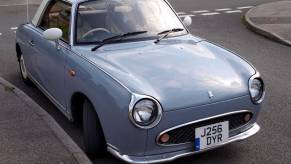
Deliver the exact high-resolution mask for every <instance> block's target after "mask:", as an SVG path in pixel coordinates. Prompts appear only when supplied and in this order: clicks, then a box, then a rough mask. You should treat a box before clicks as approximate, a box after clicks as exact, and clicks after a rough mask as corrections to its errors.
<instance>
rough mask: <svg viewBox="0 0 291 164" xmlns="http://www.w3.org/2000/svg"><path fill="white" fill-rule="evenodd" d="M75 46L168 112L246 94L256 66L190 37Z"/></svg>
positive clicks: (76, 49) (135, 91)
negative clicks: (159, 40)
mask: <svg viewBox="0 0 291 164" xmlns="http://www.w3.org/2000/svg"><path fill="white" fill-rule="evenodd" d="M91 48H92V46H77V47H73V49H75V51H77V52H78V53H79V54H82V55H84V56H85V57H86V58H87V59H88V60H89V61H90V62H91V63H93V64H95V65H96V66H98V67H99V68H100V69H102V70H103V71H105V72H106V73H107V74H109V75H110V76H112V77H113V78H114V79H115V80H117V81H119V82H120V83H121V84H122V85H123V86H125V87H126V88H127V89H129V90H130V91H132V92H134V93H137V94H145V95H149V96H152V97H154V98H156V99H157V100H158V101H159V102H160V103H161V105H162V106H163V109H164V111H170V110H176V109H183V108H187V107H193V106H199V105H204V104H208V103H214V102H218V101H224V100H228V99H232V98H236V97H240V96H243V95H246V94H248V80H249V78H250V76H251V75H253V74H255V70H254V68H253V67H252V66H251V65H250V64H248V63H247V62H246V61H245V60H243V59H242V58H240V57H239V56H237V55H234V54H233V53H231V52H229V51H227V50H225V49H223V48H221V47H219V46H216V45H214V44H211V43H209V42H207V41H203V40H201V39H199V38H195V37H192V36H186V37H185V36H184V37H178V38H170V39H165V40H162V41H161V42H160V43H158V44H155V43H153V41H152V40H151V41H141V42H130V43H121V44H110V45H104V46H103V47H101V48H99V49H98V50H97V51H95V52H91Z"/></svg>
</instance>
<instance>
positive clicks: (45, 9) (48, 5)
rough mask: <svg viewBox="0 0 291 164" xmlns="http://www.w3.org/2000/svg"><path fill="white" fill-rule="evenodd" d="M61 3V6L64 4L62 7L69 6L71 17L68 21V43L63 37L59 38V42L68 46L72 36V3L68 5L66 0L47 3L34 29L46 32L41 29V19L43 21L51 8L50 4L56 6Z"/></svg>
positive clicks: (54, 0)
mask: <svg viewBox="0 0 291 164" xmlns="http://www.w3.org/2000/svg"><path fill="white" fill-rule="evenodd" d="M58 2H59V3H62V4H64V5H67V6H69V7H70V8H71V11H70V12H71V16H70V21H69V35H68V39H69V40H68V41H67V40H65V39H64V38H63V37H62V38H60V40H61V41H62V42H64V43H66V44H68V45H70V43H71V42H72V37H71V35H72V32H73V31H72V24H73V22H72V20H73V6H74V5H73V4H72V3H70V2H69V1H66V0H51V1H49V2H48V3H47V5H46V6H45V8H44V9H43V12H42V15H41V16H40V17H39V20H38V23H37V25H35V27H36V28H38V29H40V30H41V31H42V32H44V31H45V30H47V29H44V28H43V27H41V23H42V21H43V19H44V17H45V15H46V14H47V12H48V9H49V8H50V7H51V4H52V3H54V4H56V3H58Z"/></svg>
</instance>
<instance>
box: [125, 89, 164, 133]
mask: <svg viewBox="0 0 291 164" xmlns="http://www.w3.org/2000/svg"><path fill="white" fill-rule="evenodd" d="M142 99H150V100H152V101H154V102H155V103H156V105H157V106H158V116H157V118H156V120H155V121H154V122H153V123H152V124H150V125H148V126H140V125H138V124H137V123H136V122H135V120H134V118H133V109H134V106H135V104H136V103H137V102H138V101H140V100H142ZM162 115H163V109H162V106H161V104H160V103H159V101H158V100H156V99H154V98H153V97H151V96H147V95H139V94H136V93H132V96H131V101H130V104H129V119H130V121H131V122H132V123H133V125H135V126H136V127H139V128H141V129H151V128H153V127H155V126H157V125H158V124H159V122H160V121H161V119H162Z"/></svg>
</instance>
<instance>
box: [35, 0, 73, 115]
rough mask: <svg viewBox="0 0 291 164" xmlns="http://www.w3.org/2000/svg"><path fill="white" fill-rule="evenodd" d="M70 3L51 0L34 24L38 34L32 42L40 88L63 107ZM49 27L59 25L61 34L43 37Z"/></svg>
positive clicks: (68, 47)
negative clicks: (54, 36)
mask: <svg viewBox="0 0 291 164" xmlns="http://www.w3.org/2000/svg"><path fill="white" fill-rule="evenodd" d="M70 20H71V4H70V3H67V2H64V1H61V0H53V1H51V3H50V4H49V5H48V7H47V9H46V11H45V13H44V14H43V16H42V18H41V21H40V24H39V25H38V26H37V30H38V31H39V36H38V38H37V39H36V40H37V41H34V43H35V44H36V46H37V47H38V55H37V56H36V59H35V67H36V74H37V77H38V78H39V79H38V81H39V83H40V84H41V87H42V89H44V90H45V91H46V94H48V96H49V98H51V99H52V100H53V102H54V103H56V105H57V106H58V107H59V108H61V109H63V110H65V109H66V108H65V104H66V100H65V92H64V87H65V84H64V74H65V62H66V54H68V53H70V52H69V51H70V46H69V42H70V39H69V38H70V37H69V36H70ZM49 28H59V29H61V30H62V31H63V36H62V38H61V39H60V40H59V41H50V40H46V39H45V38H44V37H43V32H44V31H45V30H46V29H49Z"/></svg>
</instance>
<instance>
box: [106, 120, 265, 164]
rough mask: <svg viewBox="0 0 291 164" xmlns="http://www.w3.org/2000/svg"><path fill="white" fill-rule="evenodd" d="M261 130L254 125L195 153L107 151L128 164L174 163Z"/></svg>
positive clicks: (190, 151)
mask: <svg viewBox="0 0 291 164" xmlns="http://www.w3.org/2000/svg"><path fill="white" fill-rule="evenodd" d="M259 130H260V126H259V125H258V124H257V123H254V124H253V125H252V126H251V127H250V128H249V129H248V130H246V131H244V132H242V133H240V134H238V135H235V136H232V137H230V138H229V140H228V142H226V143H223V144H220V145H217V146H215V147H212V148H209V149H204V150H200V151H194V146H193V149H188V150H181V151H176V152H171V153H165V154H158V155H150V156H142V157H137V156H128V155H125V154H121V153H120V152H118V151H117V150H116V149H115V148H114V147H113V146H111V145H108V147H107V149H108V151H109V152H110V153H111V154H113V155H114V156H116V157H117V158H120V159H122V160H123V161H125V162H128V163H142V164H143V163H160V162H169V161H173V160H175V159H177V158H180V157H184V156H189V155H192V154H197V153H201V152H204V151H208V150H211V149H214V148H217V147H220V146H223V145H225V144H228V143H231V142H235V141H240V140H244V139H246V138H249V137H251V136H253V135H254V134H256V133H257V132H258V131H259Z"/></svg>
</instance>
